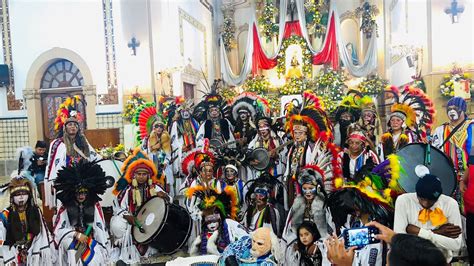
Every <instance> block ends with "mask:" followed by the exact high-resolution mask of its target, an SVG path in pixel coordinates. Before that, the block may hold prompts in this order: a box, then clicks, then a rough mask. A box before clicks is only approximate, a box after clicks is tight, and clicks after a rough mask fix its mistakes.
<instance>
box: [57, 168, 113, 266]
mask: <svg viewBox="0 0 474 266" xmlns="http://www.w3.org/2000/svg"><path fill="white" fill-rule="evenodd" d="M54 188H55V189H56V191H57V198H58V199H59V200H60V201H61V204H60V205H58V212H57V213H56V216H55V218H54V224H53V235H54V242H55V245H56V246H57V247H58V250H59V253H58V262H59V265H83V264H85V265H105V264H106V263H107V262H108V260H109V254H110V253H109V252H110V243H109V234H108V232H107V229H106V225H105V220H104V215H103V213H102V208H101V206H100V204H99V201H100V200H101V199H100V197H99V195H102V194H104V193H105V190H106V189H107V178H106V177H105V172H104V171H102V168H101V167H100V166H99V165H98V164H96V163H95V162H85V161H80V162H79V163H77V164H74V165H72V166H68V167H65V168H64V169H62V170H60V171H59V173H58V178H57V179H56V182H55V185H54ZM76 253H77V254H76Z"/></svg>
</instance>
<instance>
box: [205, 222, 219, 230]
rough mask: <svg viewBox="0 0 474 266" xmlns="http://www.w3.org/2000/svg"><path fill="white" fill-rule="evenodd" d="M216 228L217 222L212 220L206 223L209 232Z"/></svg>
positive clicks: (217, 226)
mask: <svg viewBox="0 0 474 266" xmlns="http://www.w3.org/2000/svg"><path fill="white" fill-rule="evenodd" d="M217 228H219V222H212V223H208V224H207V229H208V230H209V231H210V232H214V231H216V230H217Z"/></svg>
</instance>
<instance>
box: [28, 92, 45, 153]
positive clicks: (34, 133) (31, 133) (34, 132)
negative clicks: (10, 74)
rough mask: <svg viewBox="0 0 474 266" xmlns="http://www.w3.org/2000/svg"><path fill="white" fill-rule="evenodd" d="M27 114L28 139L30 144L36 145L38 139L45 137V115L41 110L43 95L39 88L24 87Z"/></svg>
mask: <svg viewBox="0 0 474 266" xmlns="http://www.w3.org/2000/svg"><path fill="white" fill-rule="evenodd" d="M23 97H24V98H25V104H26V114H27V118H28V140H29V142H30V146H32V147H34V145H35V144H36V141H37V140H42V139H43V138H44V134H43V116H42V113H43V112H42V110H41V97H40V93H39V89H24V90H23Z"/></svg>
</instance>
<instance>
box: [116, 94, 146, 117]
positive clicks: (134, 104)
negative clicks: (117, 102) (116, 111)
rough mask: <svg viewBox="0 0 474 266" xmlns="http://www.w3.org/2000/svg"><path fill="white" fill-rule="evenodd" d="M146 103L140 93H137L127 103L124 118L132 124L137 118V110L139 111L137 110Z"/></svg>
mask: <svg viewBox="0 0 474 266" xmlns="http://www.w3.org/2000/svg"><path fill="white" fill-rule="evenodd" d="M144 103H145V99H144V98H143V97H142V96H141V95H140V93H138V92H135V93H134V94H132V95H131V96H130V97H129V98H128V100H127V102H126V103H125V106H124V108H123V113H122V117H123V118H124V119H125V120H126V121H128V122H132V119H133V117H134V116H135V110H137V108H138V107H139V106H140V105H142V104H144Z"/></svg>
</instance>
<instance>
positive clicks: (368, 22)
mask: <svg viewBox="0 0 474 266" xmlns="http://www.w3.org/2000/svg"><path fill="white" fill-rule="evenodd" d="M355 13H356V15H357V16H358V17H361V18H362V23H361V25H360V30H361V31H362V32H363V33H364V35H365V38H367V39H370V38H371V37H372V34H373V33H374V32H375V34H376V37H378V36H379V34H378V29H377V28H378V27H377V23H376V22H375V16H377V14H378V13H379V10H378V8H377V6H375V5H371V4H370V3H369V2H364V4H363V5H362V6H361V7H358V8H356V10H355Z"/></svg>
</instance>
